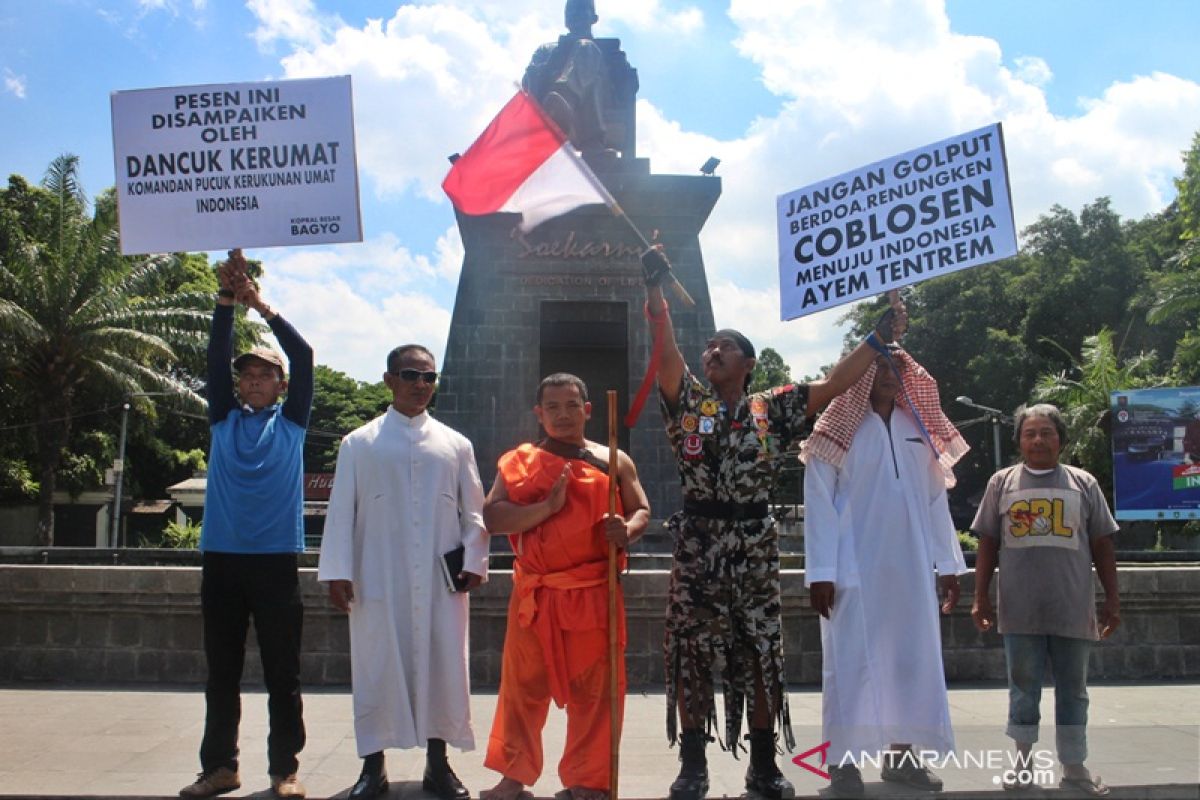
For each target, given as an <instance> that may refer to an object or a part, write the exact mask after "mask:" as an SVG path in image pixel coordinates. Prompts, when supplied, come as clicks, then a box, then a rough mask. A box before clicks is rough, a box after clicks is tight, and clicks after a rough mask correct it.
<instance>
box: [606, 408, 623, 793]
mask: <svg viewBox="0 0 1200 800" xmlns="http://www.w3.org/2000/svg"><path fill="white" fill-rule="evenodd" d="M617 424H618V423H617V392H616V390H614V389H609V390H608V513H609V514H610V515H614V516H615V515H616V513H617V453H618V452H619V451H618V449H617V430H618V428H617ZM620 622H621V621H620V619H618V617H617V546H616V545H615V544H614V543H612V542H609V543H608V696H609V702H608V720H609V722H608V731H609V736H608V752H609V758H608V771H609V787H608V797H609V800H617V768H618V765H619V764H620V760H621V718H620V711H621V698H620V691H621V685H620V680H619V677H618V676H619V675H620V673H619V672H618V671H617V670H618V668H619V667H620V665H621V637H620V636H619V635H618V633H617V630H618V628H619V626H620Z"/></svg>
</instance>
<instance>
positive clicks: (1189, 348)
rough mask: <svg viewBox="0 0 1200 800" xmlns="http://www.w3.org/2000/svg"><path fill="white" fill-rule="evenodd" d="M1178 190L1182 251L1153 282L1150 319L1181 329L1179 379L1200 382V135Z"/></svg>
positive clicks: (1176, 366)
mask: <svg viewBox="0 0 1200 800" xmlns="http://www.w3.org/2000/svg"><path fill="white" fill-rule="evenodd" d="M1175 187H1176V189H1177V190H1178V191H1179V195H1178V198H1177V199H1176V206H1177V207H1178V210H1179V223H1180V225H1179V232H1178V236H1179V250H1178V252H1176V253H1175V255H1174V256H1173V257H1172V258H1170V259H1169V260H1168V262H1167V265H1166V267H1167V268H1166V269H1165V270H1164V271H1163V272H1162V273H1161V274H1159V275H1156V276H1155V277H1154V278H1153V280H1152V281H1151V283H1150V292H1149V295H1150V303H1149V310H1148V314H1147V319H1148V320H1149V321H1150V322H1151V323H1153V324H1157V325H1167V326H1172V327H1175V328H1178V329H1181V334H1182V336H1181V338H1180V339H1179V341H1178V344H1177V346H1176V348H1175V353H1174V358H1173V359H1172V362H1173V366H1174V369H1175V373H1176V379H1177V380H1179V381H1180V382H1183V383H1196V382H1198V381H1200V326H1197V321H1198V320H1200V133H1197V134H1196V135H1195V137H1194V138H1193V139H1192V147H1191V149H1190V150H1188V152H1187V153H1185V154H1184V168H1183V175H1182V176H1181V177H1180V178H1178V179H1176V181H1175Z"/></svg>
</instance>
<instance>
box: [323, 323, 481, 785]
mask: <svg viewBox="0 0 1200 800" xmlns="http://www.w3.org/2000/svg"><path fill="white" fill-rule="evenodd" d="M437 377H438V373H437V364H436V362H435V361H434V359H433V354H432V353H430V352H429V350H428V348H426V347H424V346H422V345H419V344H406V345H401V346H400V347H397V348H395V349H394V350H392V351H391V353H389V354H388V357H387V371H386V372H385V373H384V374H383V381H384V383H386V384H387V387H388V388H389V389H390V390H391V391H392V404H391V405H390V406H388V409H387V411H386V412H385V413H384V414H383V415H382V416H379V417H376V418H375V419H373V420H371V421H370V422H368V423H367V424H366V425H363V426H362V427H359V428H357V429H355V430H353V431H351V432H350V433H349V434H348V435H347V436H346V438H344V439H342V444H341V447H339V448H338V458H337V472H336V473H335V475H334V480H333V492H332V494H331V495H330V497H329V511H328V515H327V516H326V518H325V535H324V538H322V540H321V563H320V567H319V568H318V570H317V579H318V580H319V581H321V582H322V583H324V584H326V585H327V587H328V589H329V600H330V602H331V603H332V604H333V605H334V607H335V608H337V609H338V610H340V611H343V612H345V613H347V614H349V617H350V669H351V682H352V684H353V690H354V691H353V695H354V738H355V742H356V743H357V745H358V754H359V756H361V757H362V760H363V763H362V772H361V773H360V774H359V777H358V780H357V781H356V782H355V784H354V786H353V787H352V788H351V789H350V792H349V794H348V795H347V796H348V798H349V800H370V798H374V797H377V796H379V795H381V794H386V793H387V791H388V777H387V770H386V765H385V763H384V751H385V750H386V749H388V748H399V749H402V750H408V749H412V748H416V747H424V748H425V772H424V775H423V776H422V779H421V786H422V788H423V789H424V790H425V791H427V792H430V793H431V794H434V795H436V796H437V797H438V798H439V800H467V798H468V797H470V792H469V791H468V790H467V788H466V787H465V786H463V784H462V781H460V780H459V779H458V776H457V775H456V774H455V773H454V770H453V769H451V768H450V763H449V761H448V759H447V755H446V746H447V745H450V746H452V747H457V748H458V749H460V750H473V749H474V748H475V734H474V732H473V731H472V729H471V706H470V699H471V697H470V695H471V683H470V671H469V669H468V667H467V653H468V652H469V647H468V641H467V638H468V637H467V627H468V624H469V622H470V618H471V607H470V600H469V598H468V596H467V592H469V591H471V590H472V589H475V588H477V587H478V586H479V585H480V584H481V583H483V581H484V580H485V579H486V578H487V566H488V535H487V531H485V530H484V528H483V485H482V484H481V483H480V482H479V470H478V469H477V468H476V466H475V450H474V448H472V446H471V443H470V442H469V441H467V439H466V437H465V436H463V435H462V434H461V433H459V432H458V431H456V430H453V429H452V428H450V427H448V426H446V425H444V424H443V423H441V422H439V421H438V420H437V419H436V418H434V417H432V416H431V415H430V414H429V411H428V408H429V403H430V401H431V400H432V399H433V393H434V389H435V388H436V386H437ZM451 554H454V555H451ZM448 555H450V558H447V556H448ZM451 564H453V569H451Z"/></svg>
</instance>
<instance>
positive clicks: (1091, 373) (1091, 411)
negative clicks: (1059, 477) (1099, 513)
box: [1033, 328, 1163, 496]
mask: <svg viewBox="0 0 1200 800" xmlns="http://www.w3.org/2000/svg"><path fill="white" fill-rule="evenodd" d="M1042 341H1044V342H1046V343H1048V344H1050V345H1052V346H1054V347H1057V348H1058V349H1059V350H1061V351H1062V352H1063V354H1064V355H1066V356H1067V357H1068V358H1070V359H1071V362H1072V364H1073V367H1072V368H1071V369H1070V370H1064V371H1063V372H1059V373H1050V374H1046V375H1042V376H1041V377H1040V378H1038V380H1037V383H1036V384H1035V385H1034V388H1033V397H1034V399H1036V400H1042V401H1046V402H1050V403H1054V404H1055V405H1057V406H1058V407H1059V408H1060V409H1061V410H1062V414H1063V418H1064V419H1065V420H1066V423H1067V437H1068V439H1069V442H1068V444H1067V446H1066V448H1065V449H1064V452H1063V460H1064V461H1067V460H1071V461H1073V462H1075V463H1077V464H1079V465H1080V466H1082V467H1083V468H1084V469H1086V470H1087V471H1088V472H1090V473H1092V475H1094V476H1096V478H1097V479H1098V480H1099V481H1100V485H1101V486H1103V487H1105V490H1106V492H1107V493H1109V494H1110V496H1111V492H1112V438H1111V437H1112V425H1111V418H1110V417H1111V413H1110V409H1111V404H1112V399H1111V398H1112V393H1113V392H1114V391H1117V390H1118V389H1136V388H1143V387H1148V386H1157V385H1160V384H1161V383H1162V382H1163V381H1162V379H1161V378H1159V377H1157V376H1155V375H1153V374H1152V373H1151V370H1152V368H1153V366H1154V354H1153V353H1139V354H1138V355H1136V356H1133V357H1132V358H1128V359H1124V360H1122V359H1121V356H1120V354H1119V353H1118V352H1117V349H1116V348H1115V347H1114V346H1113V332H1112V331H1111V330H1109V329H1108V328H1101V329H1100V332H1099V333H1097V334H1095V335H1094V336H1088V337H1087V338H1085V339H1084V340H1083V347H1082V348H1081V350H1080V357H1079V358H1078V359H1076V358H1075V357H1074V356H1072V355H1071V353H1069V352H1067V351H1066V349H1064V348H1063V347H1062V346H1061V345H1059V344H1058V343H1057V342H1054V341H1051V340H1049V339H1043V340H1042ZM1072 376H1077V377H1072Z"/></svg>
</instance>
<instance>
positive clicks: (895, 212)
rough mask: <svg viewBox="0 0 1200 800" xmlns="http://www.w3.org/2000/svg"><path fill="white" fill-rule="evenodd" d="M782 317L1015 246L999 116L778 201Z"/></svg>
mask: <svg viewBox="0 0 1200 800" xmlns="http://www.w3.org/2000/svg"><path fill="white" fill-rule="evenodd" d="M777 209H778V222H779V300H780V314H781V318H782V319H785V320H788V319H795V318H796V317H802V316H804V315H806V314H811V313H813V312H815V311H821V310H822V309H826V308H830V307H832V306H836V305H841V304H842V303H849V302H852V301H854V300H860V299H862V298H864V297H870V296H872V295H877V294H881V293H883V292H886V291H888V290H889V289H898V288H900V287H901V286H907V285H909V284H911V283H917V282H919V281H923V280H925V279H927V278H934V277H937V276H938V275H946V274H948V273H951V272H957V271H958V270H960V269H966V268H968V267H975V266H979V265H980V264H986V263H988V262H991V261H996V260H997V259H1001V258H1008V257H1009V256H1013V255H1016V253H1017V234H1016V225H1015V224H1014V222H1013V213H1012V199H1011V197H1010V195H1009V188H1008V167H1007V163H1006V161H1005V155H1004V138H1003V131H1002V130H1001V128H1000V123H996V124H995V125H989V126H988V127H986V128H980V129H979V130H975V131H971V132H969V133H964V134H960V135H958V136H953V137H951V138H949V139H945V140H943V141H940V142H937V143H935V144H931V145H927V146H925V147H920V148H917V149H916V150H910V151H909V152H907V153H902V154H901V155H898V156H895V157H893V158H888V159H884V160H883V161H877V162H875V163H874V164H870V165H868V166H865V167H861V168H859V169H856V170H853V171H851V172H847V173H845V174H843V175H838V176H837V177H834V178H830V179H828V180H825V181H821V182H820V183H815V184H813V185H811V186H806V187H804V188H803V189H797V190H796V191H794V192H790V193H788V194H785V195H780V196H779V198H778V200H777Z"/></svg>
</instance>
